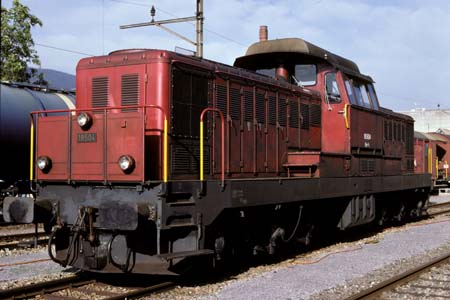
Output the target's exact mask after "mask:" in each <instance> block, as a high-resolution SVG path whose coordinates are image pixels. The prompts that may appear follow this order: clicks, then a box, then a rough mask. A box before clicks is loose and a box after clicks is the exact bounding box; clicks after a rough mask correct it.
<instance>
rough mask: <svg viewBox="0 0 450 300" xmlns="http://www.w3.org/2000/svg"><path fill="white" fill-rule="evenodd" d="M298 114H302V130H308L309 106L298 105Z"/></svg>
mask: <svg viewBox="0 0 450 300" xmlns="http://www.w3.org/2000/svg"><path fill="white" fill-rule="evenodd" d="M300 112H301V114H302V127H301V128H302V129H309V120H310V119H309V105H308V104H303V103H301V104H300Z"/></svg>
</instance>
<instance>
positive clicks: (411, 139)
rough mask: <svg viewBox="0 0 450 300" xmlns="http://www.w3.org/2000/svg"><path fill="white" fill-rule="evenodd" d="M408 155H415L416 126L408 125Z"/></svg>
mask: <svg viewBox="0 0 450 300" xmlns="http://www.w3.org/2000/svg"><path fill="white" fill-rule="evenodd" d="M406 154H414V125H412V124H407V125H406Z"/></svg>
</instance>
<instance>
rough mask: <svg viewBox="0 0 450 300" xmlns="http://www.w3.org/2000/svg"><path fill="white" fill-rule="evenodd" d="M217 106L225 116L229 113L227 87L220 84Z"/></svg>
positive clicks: (217, 92)
mask: <svg viewBox="0 0 450 300" xmlns="http://www.w3.org/2000/svg"><path fill="white" fill-rule="evenodd" d="M216 108H218V109H219V110H220V111H221V112H222V114H223V115H224V117H225V116H226V115H227V87H226V86H223V85H218V86H217V90H216Z"/></svg>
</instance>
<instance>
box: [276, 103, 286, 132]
mask: <svg viewBox="0 0 450 300" xmlns="http://www.w3.org/2000/svg"><path fill="white" fill-rule="evenodd" d="M286 119H287V104H286V99H280V100H279V101H278V123H279V124H280V126H282V127H286Z"/></svg>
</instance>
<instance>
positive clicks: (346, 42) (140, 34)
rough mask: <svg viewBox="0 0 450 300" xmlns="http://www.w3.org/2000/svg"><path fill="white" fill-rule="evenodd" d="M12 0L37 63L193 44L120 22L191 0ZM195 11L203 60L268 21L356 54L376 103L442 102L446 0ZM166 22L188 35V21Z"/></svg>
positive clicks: (230, 48) (171, 10) (182, 8)
mask: <svg viewBox="0 0 450 300" xmlns="http://www.w3.org/2000/svg"><path fill="white" fill-rule="evenodd" d="M21 2H22V3H23V4H25V5H27V6H28V7H29V8H30V10H31V12H32V13H33V14H34V15H36V16H37V17H39V18H40V19H41V20H42V22H43V26H42V27H36V28H34V29H33V31H32V33H33V38H34V41H35V43H36V46H35V48H36V50H37V52H38V55H39V56H40V59H41V67H42V68H49V69H55V70H59V71H63V72H67V73H70V74H75V69H76V64H77V62H78V60H80V59H81V58H83V57H86V56H90V55H103V54H107V53H109V52H111V51H114V50H118V49H129V48H158V49H167V50H174V49H175V47H181V48H185V49H190V50H195V48H194V46H192V45H191V44H189V43H187V42H185V41H183V40H181V39H179V38H177V37H176V36H173V35H171V34H169V33H167V32H165V31H163V30H161V29H158V28H156V27H154V26H151V27H141V28H133V29H126V30H121V29H119V26H120V25H126V24H133V23H141V22H148V21H150V8H151V6H152V5H154V6H155V8H156V17H155V19H156V20H164V19H172V18H175V17H188V16H194V15H195V5H196V1H195V0H170V1H167V0H166V1H164V0H22V1H21ZM11 3H12V0H2V5H3V6H5V7H7V8H9V7H11ZM204 15H205V21H204V29H205V34H204V57H205V58H207V59H211V60H216V61H219V62H222V63H226V64H233V62H234V59H235V58H236V57H239V56H242V55H244V54H245V51H246V49H247V47H248V46H250V45H251V44H252V43H254V42H257V40H258V31H259V26H260V25H267V26H268V28H269V39H277V38H288V37H299V38H303V39H305V40H307V41H309V42H311V43H313V44H315V45H318V46H320V47H322V48H325V49H327V50H329V51H330V52H333V53H335V54H338V55H341V56H343V57H346V58H348V59H350V60H352V61H354V62H356V63H357V64H358V66H359V69H360V71H361V72H362V73H364V74H367V75H370V76H371V77H372V78H373V79H374V80H375V82H376V84H375V86H376V89H377V93H378V97H379V100H380V102H381V105H382V106H384V107H388V108H391V109H394V110H397V111H399V110H400V111H401V110H411V109H418V108H428V109H438V106H439V108H440V109H450V93H449V92H448V90H450V55H449V54H450V17H449V16H450V1H448V0H429V1H422V0H420V1H419V0H390V1H385V0H378V1H376V0H373V1H369V0H339V1H337V0H278V1H276V0H259V1H257V0H227V1H223V0H204ZM168 27H169V28H170V29H172V30H175V31H177V32H178V33H180V34H183V35H185V36H187V37H188V38H190V39H191V40H194V39H195V26H194V24H189V23H184V24H172V25H168ZM51 47H55V48H62V49H67V50H70V51H74V52H78V53H73V52H67V51H62V50H58V49H54V48H51Z"/></svg>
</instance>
